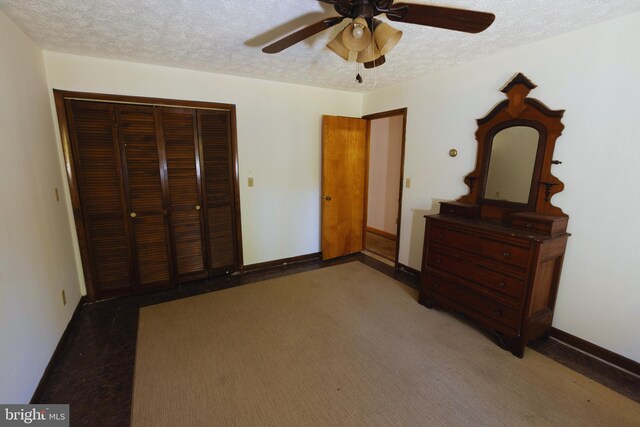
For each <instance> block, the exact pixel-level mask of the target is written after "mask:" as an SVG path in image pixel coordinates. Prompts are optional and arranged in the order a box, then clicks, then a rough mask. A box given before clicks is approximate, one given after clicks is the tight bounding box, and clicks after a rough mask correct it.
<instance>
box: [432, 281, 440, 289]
mask: <svg viewBox="0 0 640 427" xmlns="http://www.w3.org/2000/svg"><path fill="white" fill-rule="evenodd" d="M439 287H440V282H437V281H435V280H434V281H433V288H434V289H436V288H439Z"/></svg>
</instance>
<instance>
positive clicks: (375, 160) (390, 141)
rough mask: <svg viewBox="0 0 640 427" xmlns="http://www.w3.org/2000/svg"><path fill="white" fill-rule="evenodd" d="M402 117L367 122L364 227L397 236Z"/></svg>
mask: <svg viewBox="0 0 640 427" xmlns="http://www.w3.org/2000/svg"><path fill="white" fill-rule="evenodd" d="M403 123H404V116H393V117H385V118H382V119H376V120H372V121H371V132H370V141H369V188H368V196H367V226H368V227H372V228H375V229H378V230H382V231H385V232H387V233H390V234H393V235H394V236H395V235H396V233H397V228H398V227H397V222H396V219H397V217H398V199H399V197H400V187H399V185H400V174H401V170H400V166H401V161H402V130H403V129H402V127H403Z"/></svg>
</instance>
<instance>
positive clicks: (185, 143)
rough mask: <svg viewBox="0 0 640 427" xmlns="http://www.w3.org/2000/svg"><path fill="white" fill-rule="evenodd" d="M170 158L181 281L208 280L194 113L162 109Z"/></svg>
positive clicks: (172, 215)
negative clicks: (206, 277)
mask: <svg viewBox="0 0 640 427" xmlns="http://www.w3.org/2000/svg"><path fill="white" fill-rule="evenodd" d="M160 117H161V119H160V122H161V124H162V133H163V139H164V146H165V152H166V157H167V177H168V181H169V207H170V209H169V218H170V223H171V237H172V244H173V253H174V257H175V258H174V259H175V265H176V270H177V275H178V279H179V280H180V279H183V280H189V279H197V278H201V277H205V276H206V273H207V272H206V258H205V245H204V241H205V239H204V217H203V212H204V210H203V209H202V194H201V183H200V155H199V152H198V140H197V137H196V136H197V134H198V127H197V123H196V112H195V110H193V109H186V108H169V107H163V108H161V109H160Z"/></svg>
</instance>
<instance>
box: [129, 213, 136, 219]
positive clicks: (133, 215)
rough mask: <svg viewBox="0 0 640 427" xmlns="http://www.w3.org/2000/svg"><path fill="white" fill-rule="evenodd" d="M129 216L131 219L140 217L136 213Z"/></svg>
mask: <svg viewBox="0 0 640 427" xmlns="http://www.w3.org/2000/svg"><path fill="white" fill-rule="evenodd" d="M129 216H130V217H131V218H135V217H137V216H138V215H137V214H136V213H135V212H131V213H130V214H129Z"/></svg>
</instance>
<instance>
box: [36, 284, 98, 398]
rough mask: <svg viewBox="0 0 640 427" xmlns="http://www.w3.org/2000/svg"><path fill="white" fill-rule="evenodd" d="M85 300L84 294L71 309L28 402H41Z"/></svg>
mask: <svg viewBox="0 0 640 427" xmlns="http://www.w3.org/2000/svg"><path fill="white" fill-rule="evenodd" d="M86 301H87V297H86V296H82V297H80V300H79V301H78V305H77V306H76V308H75V310H73V315H72V316H71V320H69V323H67V327H66V328H65V329H64V332H63V333H62V336H61V337H60V340H59V341H58V345H57V346H56V349H55V350H54V351H53V354H52V355H51V359H49V363H47V367H46V368H45V369H44V373H43V374H42V377H41V378H40V382H39V383H38V387H36V390H35V391H34V392H33V396H32V397H31V401H30V402H29V403H30V404H31V405H35V404H38V403H41V400H42V394H43V393H44V387H45V386H46V384H47V382H48V381H49V378H51V374H52V371H53V367H54V366H55V365H56V364H57V363H58V359H59V358H60V353H62V349H63V348H64V346H65V344H66V343H67V340H68V339H69V333H70V332H71V330H72V329H73V328H74V326H75V324H76V322H77V321H78V316H79V315H80V309H81V308H82V306H83V305H84V304H85V302H86Z"/></svg>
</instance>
